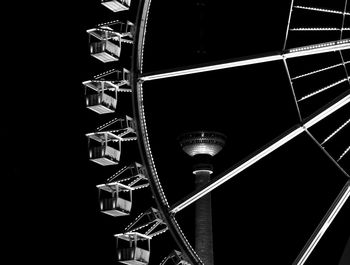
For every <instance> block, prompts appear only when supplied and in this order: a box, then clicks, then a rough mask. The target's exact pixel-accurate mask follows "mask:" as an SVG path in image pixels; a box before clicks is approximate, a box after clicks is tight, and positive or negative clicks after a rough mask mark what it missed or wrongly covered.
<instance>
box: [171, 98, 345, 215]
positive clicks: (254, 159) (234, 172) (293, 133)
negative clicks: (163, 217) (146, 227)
mask: <svg viewBox="0 0 350 265" xmlns="http://www.w3.org/2000/svg"><path fill="white" fill-rule="evenodd" d="M349 102H350V95H347V96H345V97H344V98H343V99H341V100H339V101H338V102H336V103H334V104H333V105H331V106H330V107H328V108H327V109H325V110H324V111H322V112H321V113H319V114H318V115H316V116H315V117H313V118H312V119H310V120H309V121H308V122H306V123H305V124H304V125H302V126H300V127H297V128H296V129H294V130H293V131H291V132H290V133H288V134H287V135H286V136H284V137H283V138H281V139H279V140H277V141H275V142H273V143H271V144H270V145H269V146H268V147H266V148H265V149H264V150H262V151H260V152H259V153H258V154H256V155H255V156H253V157H252V158H250V159H248V160H247V161H245V162H244V163H242V164H241V165H239V166H238V167H236V168H234V169H232V170H231V171H230V172H229V173H227V174H226V175H224V176H222V177H220V178H219V179H218V180H216V181H213V182H212V183H211V184H209V186H207V187H205V188H204V189H202V190H200V191H198V192H196V193H195V194H194V195H191V196H190V197H189V198H188V199H186V200H185V201H184V202H182V203H180V204H179V205H176V204H175V206H173V207H172V208H171V209H170V212H171V213H177V212H179V211H181V210H182V209H184V208H185V207H187V206H188V205H190V204H192V203H193V202H195V201H196V200H198V199H200V198H201V197H203V196H204V195H206V194H207V193H209V192H211V191H212V190H213V189H215V188H217V187H218V186H220V185H221V184H223V183H225V182H226V181H228V180H229V179H231V178H232V177H234V176H236V175H237V174H238V173H240V172H242V171H243V170H245V169H247V168H248V167H250V166H251V165H253V164H255V163H256V162H258V161H259V160H260V159H261V158H263V157H265V156H267V155H268V154H270V153H271V152H273V151H274V150H276V149H277V148H279V147H281V146H283V145H284V144H285V143H287V142H289V141H290V140H292V139H293V138H294V137H296V136H298V135H299V134H300V133H302V132H303V131H304V130H305V129H308V128H310V127H311V126H313V125H314V124H316V123H317V122H319V121H321V120H322V119H324V118H326V117H327V116H328V115H330V114H332V113H333V112H334V111H336V110H338V109H339V108H341V107H342V106H344V105H345V104H347V103H349Z"/></svg>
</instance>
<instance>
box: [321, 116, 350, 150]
mask: <svg viewBox="0 0 350 265" xmlns="http://www.w3.org/2000/svg"><path fill="white" fill-rule="evenodd" d="M349 122H350V119H348V120H347V121H346V122H344V123H343V124H342V125H341V126H340V127H339V128H338V129H336V130H335V131H334V132H333V133H332V134H330V135H329V136H328V137H327V138H326V139H324V141H323V142H322V143H321V145H323V144H325V143H326V142H327V141H328V140H330V139H331V138H332V137H333V136H334V135H336V134H337V133H338V132H340V130H342V129H343V128H344V127H345V126H346V125H347V124H348V123H349Z"/></svg>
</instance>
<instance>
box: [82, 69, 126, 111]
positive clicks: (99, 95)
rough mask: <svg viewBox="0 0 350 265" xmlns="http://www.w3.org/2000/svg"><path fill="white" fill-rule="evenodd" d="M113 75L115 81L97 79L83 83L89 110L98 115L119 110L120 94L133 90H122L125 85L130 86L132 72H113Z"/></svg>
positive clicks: (124, 70)
mask: <svg viewBox="0 0 350 265" xmlns="http://www.w3.org/2000/svg"><path fill="white" fill-rule="evenodd" d="M112 74H113V78H114V79H113V80H112V79H110V80H105V79H104V78H96V79H94V80H88V81H85V82H83V85H84V87H85V100H86V107H87V108H88V109H91V110H93V111H95V112H97V113H98V114H106V113H113V112H115V111H116V108H117V102H118V92H131V88H124V87H123V88H120V86H123V85H130V81H129V80H130V72H129V71H128V70H126V69H123V71H119V70H113V72H112ZM114 76H115V77H114Z"/></svg>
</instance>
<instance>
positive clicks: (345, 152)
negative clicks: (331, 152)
mask: <svg viewBox="0 0 350 265" xmlns="http://www.w3.org/2000/svg"><path fill="white" fill-rule="evenodd" d="M349 151H350V146H348V148H346V149H345V151H344V152H343V153H342V154H341V155H340V156H339V158H338V159H337V162H339V161H340V160H341V159H342V158H343V157H344V156H345V155H346V154H347V153H348V152H349Z"/></svg>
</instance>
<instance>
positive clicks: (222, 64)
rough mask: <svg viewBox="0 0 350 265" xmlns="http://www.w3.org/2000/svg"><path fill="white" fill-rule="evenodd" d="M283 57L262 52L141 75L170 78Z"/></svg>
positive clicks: (276, 53)
mask: <svg viewBox="0 0 350 265" xmlns="http://www.w3.org/2000/svg"><path fill="white" fill-rule="evenodd" d="M282 58H283V57H282V55H281V53H280V52H269V53H262V54H256V55H250V56H244V57H240V58H234V59H229V60H223V61H215V62H211V63H204V64H198V65H192V66H189V67H181V68H175V69H169V70H165V71H159V72H154V73H145V74H143V75H141V77H140V80H142V81H150V80H156V79H163V78H169V77H176V76H183V75H189V74H196V73H203V72H209V71H215V70H221V69H227V68H234V67H238V66H244V65H250V64H258V63H264V62H271V61H276V60H281V59H282Z"/></svg>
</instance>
